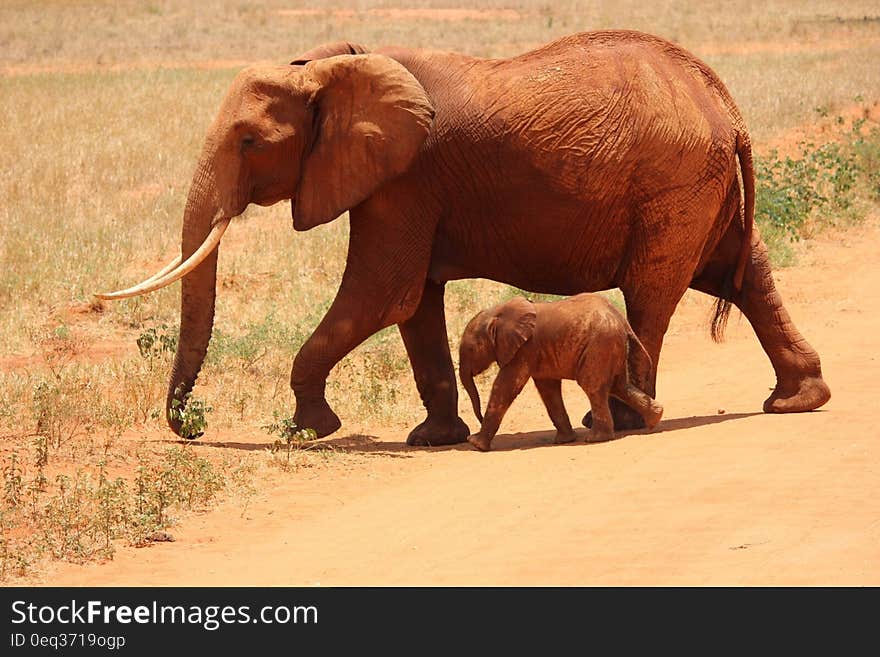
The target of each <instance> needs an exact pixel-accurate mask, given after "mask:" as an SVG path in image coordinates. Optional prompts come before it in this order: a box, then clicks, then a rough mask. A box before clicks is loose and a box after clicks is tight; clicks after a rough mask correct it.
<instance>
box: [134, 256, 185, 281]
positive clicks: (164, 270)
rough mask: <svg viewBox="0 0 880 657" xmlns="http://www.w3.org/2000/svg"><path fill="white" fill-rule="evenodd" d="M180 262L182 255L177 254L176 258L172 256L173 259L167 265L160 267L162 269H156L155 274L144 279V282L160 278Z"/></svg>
mask: <svg viewBox="0 0 880 657" xmlns="http://www.w3.org/2000/svg"><path fill="white" fill-rule="evenodd" d="M181 262H183V256H177V257H176V258H174V260H172V261H171V262H169V263H168V264H167V265H165V266H164V267H162V269H160V270H159V271H157V272H156V273H155V274H153V275H152V276H150V277H149V278H147V279H145V280H144V283H151V282H153V281H155V280H158V279H160V278H162V277H163V276H164V275H165V274H167V273H168V272H170V271H171V270H172V269H176V268H177V267H179V266H180V263H181Z"/></svg>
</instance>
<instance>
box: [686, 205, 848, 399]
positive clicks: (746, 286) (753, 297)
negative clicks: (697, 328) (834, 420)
mask: <svg viewBox="0 0 880 657" xmlns="http://www.w3.org/2000/svg"><path fill="white" fill-rule="evenodd" d="M741 232H742V228H741V226H738V225H736V223H735V222H734V224H733V225H732V226H731V228H730V229H729V230H728V232H727V233H726V234H725V236H724V238H723V239H722V241H721V243H720V244H719V247H718V249H717V250H716V254H715V256H714V258H713V259H712V260H710V261H709V263H708V264H707V266H706V267H705V268H704V269H703V271H702V272H701V273H700V275H699V276H698V277H697V278H695V279H694V281H693V282H692V284H691V287H693V288H694V289H697V290H700V291H702V292H706V293H708V294H713V295H716V296H717V295H718V294H720V292H721V290H722V285H723V281H724V278H723V276H724V275H725V273H724V272H725V271H727V270H728V268H729V266H731V263H730V262H727V260H729V259H730V253H731V251H732V250H733V249H732V248H731V244H732V243H734V242H736V243H737V244H738V243H739V241H738V240H741ZM732 300H733V303H734V304H735V305H736V306H737V307H738V308H739V309H740V310H741V311H742V313H743V314H744V315H745V316H746V318H747V319H748V320H749V323H750V324H751V325H752V328H753V329H754V331H755V334H756V335H757V337H758V340H759V341H760V342H761V346H762V347H763V348H764V351H765V352H766V354H767V356H768V357H769V358H770V362H771V363H772V365H773V370H774V371H775V373H776V387H775V388H774V390H773V393H772V394H771V395H770V396H769V397H768V398H767V399H766V400H765V401H764V412H765V413H797V412H802V411H811V410H813V409H816V408H819V407H820V406H822V405H823V404H825V403H826V402H827V401H828V400H829V399H830V398H831V390H830V389H829V387H828V385H827V384H826V383H825V380H824V379H823V378H822V365H821V362H820V360H819V354H818V353H816V350H815V349H813V347H811V346H810V344H809V343H808V342H807V341H806V340H805V339H804V337H803V335H801V333H800V331H798V329H797V327H795V325H794V322H792V320H791V317H790V316H789V314H788V311H787V310H786V309H785V306H784V305H783V304H782V297H780V295H779V292H778V291H777V290H776V285H775V283H774V281H773V272H772V270H771V268H770V259H769V257H768V255H767V247H766V246H765V245H764V242H763V240H761V238H760V235H759V234H758V230H757V227H756V228H755V231H754V232H753V234H752V249H751V256H750V258H749V261H748V262H747V264H746V270H745V275H744V277H743V287H742V290H740V291H739V292H738V293H735V294H734V295H733V298H732Z"/></svg>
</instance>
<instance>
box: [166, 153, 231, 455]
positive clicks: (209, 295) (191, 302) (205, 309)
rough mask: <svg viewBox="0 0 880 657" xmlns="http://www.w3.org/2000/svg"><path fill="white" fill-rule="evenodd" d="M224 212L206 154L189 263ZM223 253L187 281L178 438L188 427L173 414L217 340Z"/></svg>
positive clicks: (169, 405) (186, 234)
mask: <svg viewBox="0 0 880 657" xmlns="http://www.w3.org/2000/svg"><path fill="white" fill-rule="evenodd" d="M219 207H220V204H219V202H218V199H217V191H216V181H215V178H214V176H213V174H212V167H211V165H210V154H208V153H206V154H205V155H204V156H203V157H202V160H201V162H200V163H199V166H198V167H197V169H196V173H195V174H194V175H193V180H192V185H191V186H190V190H189V195H188V197H187V202H186V209H185V211H184V217H183V230H182V237H181V256H182V258H183V259H184V260H186V259H187V258H188V257H189V256H190V255H191V254H193V253H194V252H195V251H196V250H197V249H199V247H200V246H201V245H202V243H203V242H204V241H205V239H206V237H207V236H208V234H209V233H210V232H211V230H212V225H213V223H214V221H215V219H217V217H218V216H219V214H220V209H219ZM218 251H219V247H218V248H215V249H212V250H211V252H210V253H209V254H208V255H207V256H206V257H205V259H204V260H202V262H201V263H200V264H199V265H198V266H197V267H196V268H195V269H193V270H192V271H190V272H189V273H188V274H187V275H186V276H185V277H184V278H183V280H182V281H181V288H180V334H179V337H178V341H177V353H176V354H175V356H174V366H173V368H172V371H171V378H170V380H169V383H168V395H167V397H166V400H165V417H166V419H167V421H168V426H170V427H171V430H172V431H174V433H176V434H177V435H181V425H182V422H181V420H180V419H178V418H177V417H175V415H176V414H174V413H173V412H172V411H173V410H174V409H175V406H176V405H177V404H175V402H177V403H179V404H183V403H184V400H185V397H186V395H187V394H188V393H189V392H190V391H191V390H192V388H193V386H194V385H195V382H196V377H197V376H198V374H199V370H200V369H201V367H202V363H203V362H204V360H205V355H206V354H207V352H208V343H209V342H210V340H211V331H212V328H213V323H214V300H215V296H216V282H217V254H218ZM184 437H186V438H195V437H196V436H184Z"/></svg>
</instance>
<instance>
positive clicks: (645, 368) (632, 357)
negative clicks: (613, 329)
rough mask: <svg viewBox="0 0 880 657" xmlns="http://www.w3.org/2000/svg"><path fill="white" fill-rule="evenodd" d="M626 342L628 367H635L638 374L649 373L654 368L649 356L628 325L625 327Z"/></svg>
mask: <svg viewBox="0 0 880 657" xmlns="http://www.w3.org/2000/svg"><path fill="white" fill-rule="evenodd" d="M626 342H627V347H628V349H627V351H628V358H627V363H628V366H629V365H635V367H636V369H637V370H638V371H639V372H650V371H651V370H652V369H653V367H654V361H653V360H652V359H651V354H649V353H648V350H647V349H645V345H643V344H642V341H641V340H639V338H638V336H637V335H636V334H635V333H634V332H633V330H632V327H631V326H630V325H629V324H628V323H627V325H626Z"/></svg>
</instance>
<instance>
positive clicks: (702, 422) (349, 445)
mask: <svg viewBox="0 0 880 657" xmlns="http://www.w3.org/2000/svg"><path fill="white" fill-rule="evenodd" d="M755 415H763V413H761V412H755V413H725V414H721V415H692V416H690V417H682V418H669V419H663V420H662V421H661V422H660V424H659V425H657V427H655V428H654V429H653V430H652V431H648V430H646V429H638V430H632V431H618V432H617V433H616V434H615V436H614V440H620V439H621V438H624V437H626V436H642V435H655V434H662V433H668V432H673V431H682V430H684V429H693V428H696V427H702V426H706V425H710V424H718V423H719V422H728V421H731V420H741V419H744V418H747V417H753V416H755ZM576 433H577V440H576V441H575V442H573V443H567V445H579V444H580V445H582V444H583V443H584V440H585V439H586V436H587V433H588V430H587V429H583V428H581V429H576ZM555 436H556V432H555V431H554V430H552V429H551V430H549V431H526V432H522V433H509V434H498V435H497V436H495V439H494V440H493V441H492V451H499V452H500V451H509V450H521V449H533V448H535V447H547V446H553V445H554V443H553V439H554V438H555ZM167 442H168V443H175V444H178V445H186V444H188V445H192V446H194V447H198V448H221V449H238V450H242V451H257V450H266V449H270V448H271V446H272V441H265V442H234V441H228V440H225V441H217V442H207V441H205V442H202V441H200V440H193V441H189V440H169V441H167ZM596 444H601V443H596ZM560 446H561V447H564V446H565V445H560ZM300 449H302V450H304V451H311V452H320V451H329V452H344V453H351V454H369V455H375V456H388V457H392V458H410V455H411V454H412V453H414V452H419V451H434V452H439V451H449V450H459V451H470V450H473V449H474V448H473V447H471V445H470V444H468V443H460V444H458V445H438V446H435V447H410V446H408V445H407V444H406V443H405V442H403V441H399V440H395V441H393V442H392V441H388V440H383V439H382V438H380V437H378V436H371V435H366V434H361V433H352V434H348V435H346V436H338V437H334V438H323V439H321V440H317V441H314V442H311V443H307V444H305V445H304V446H303V447H301V448H300Z"/></svg>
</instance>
